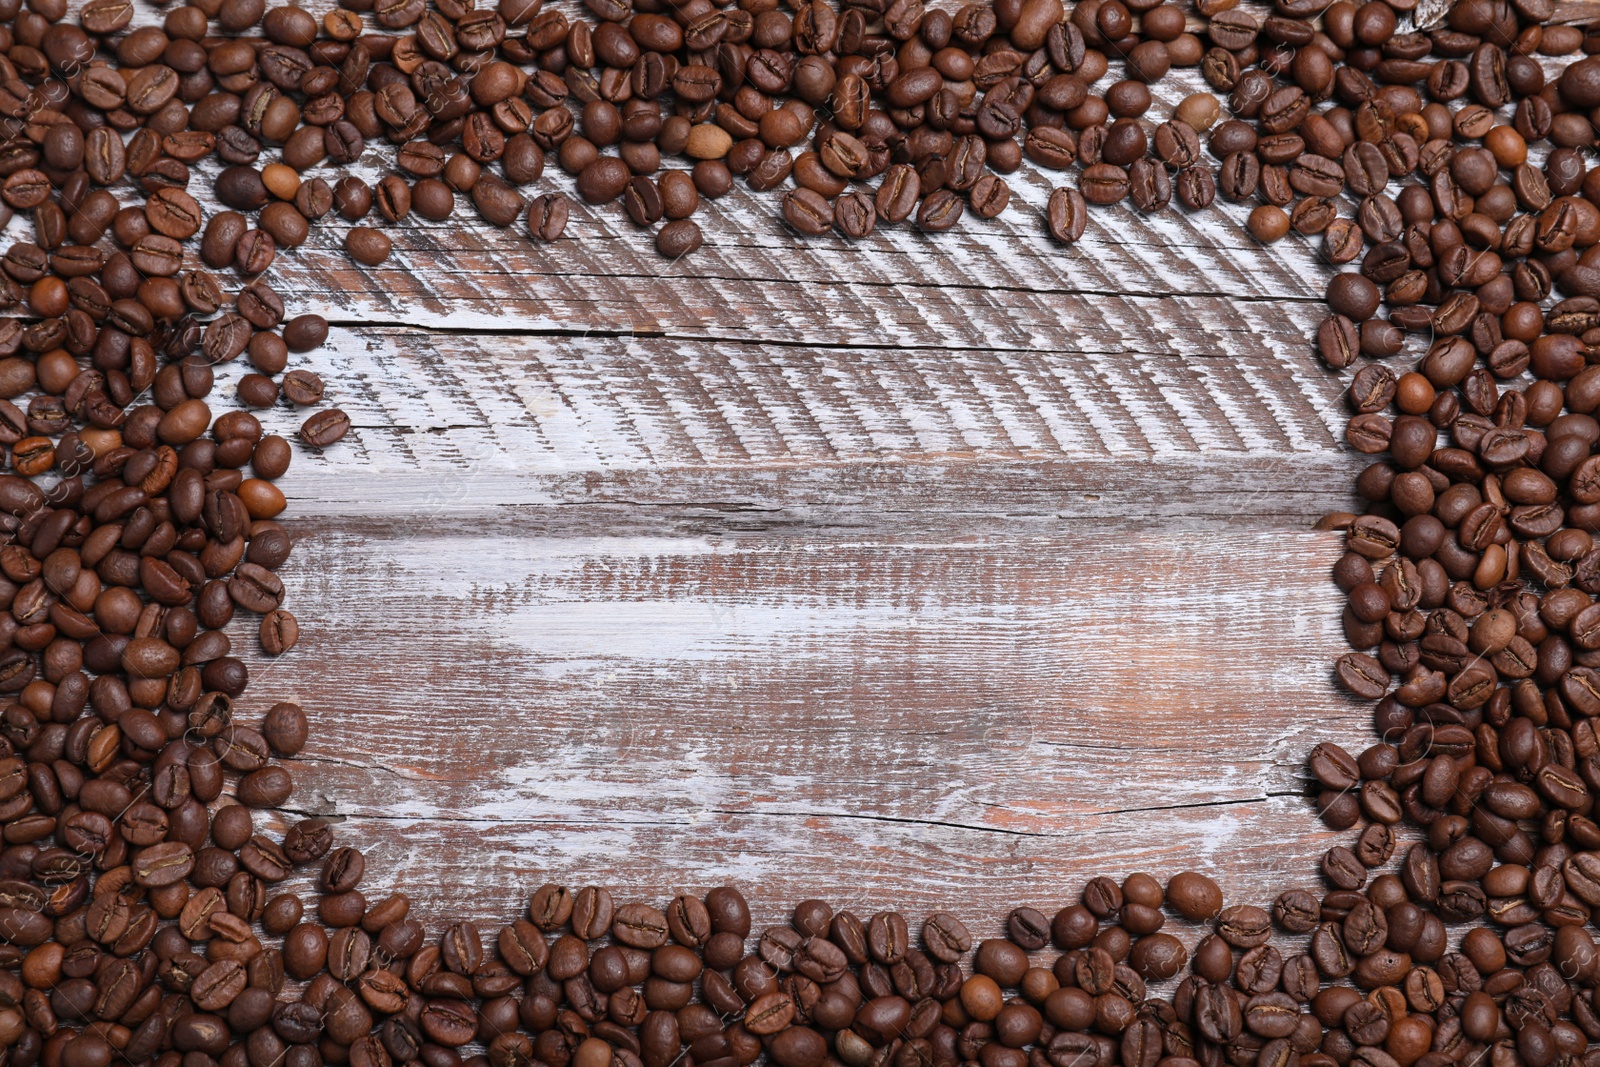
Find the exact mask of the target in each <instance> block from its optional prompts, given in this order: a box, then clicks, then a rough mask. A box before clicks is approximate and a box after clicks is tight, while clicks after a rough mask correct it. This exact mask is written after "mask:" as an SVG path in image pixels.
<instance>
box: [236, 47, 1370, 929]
mask: <svg viewBox="0 0 1600 1067" xmlns="http://www.w3.org/2000/svg"><path fill="white" fill-rule="evenodd" d="M1197 87H1199V82H1198V81H1197V80H1196V79H1193V78H1183V79H1176V80H1174V81H1171V82H1169V83H1168V84H1165V85H1163V86H1162V88H1161V91H1160V92H1159V93H1158V97H1159V99H1160V102H1159V103H1158V104H1157V106H1156V108H1155V110H1154V111H1153V112H1152V114H1153V115H1154V116H1156V117H1165V116H1166V115H1167V114H1168V113H1169V111H1170V107H1171V105H1172V104H1173V103H1174V102H1175V101H1176V100H1177V99H1179V98H1180V97H1181V96H1182V95H1183V94H1184V93H1185V92H1188V91H1191V90H1193V89H1194V88H1197ZM554 169H555V168H554V167H553V166H552V168H551V170H552V171H554ZM369 173H370V175H371V176H376V175H377V174H378V173H380V172H379V171H377V170H376V169H373V170H371V171H370V172H369ZM1069 180H1072V181H1075V178H1071V177H1068V176H1066V175H1051V174H1048V173H1042V172H1039V171H1035V170H1032V169H1029V170H1026V171H1024V172H1023V173H1020V174H1017V175H1014V176H1012V177H1011V178H1010V181H1011V184H1012V188H1013V190H1014V194H1015V195H1014V200H1013V205H1012V207H1011V209H1010V211H1009V212H1008V213H1007V214H1006V215H1005V216H1004V217H1003V218H1002V219H1000V220H996V221H992V222H983V221H979V220H975V219H972V218H971V217H969V218H967V219H966V220H964V221H963V223H962V225H961V226H960V228H959V229H958V230H957V231H956V232H954V233H951V234H947V235H944V236H942V237H929V236H927V235H923V234H921V233H918V232H916V231H914V230H911V229H909V228H905V227H902V228H896V229H882V230H880V231H879V232H878V233H877V234H875V235H874V236H873V237H872V238H870V239H869V240H866V241H863V242H861V243H859V244H855V245H852V244H850V243H848V242H846V241H844V240H843V239H840V238H824V239H819V240H801V239H799V238H798V237H796V236H795V235H793V234H792V233H790V232H789V231H787V230H786V229H785V227H784V226H783V224H782V223H781V221H780V220H779V218H778V217H777V200H776V197H775V196H772V195H756V196H752V195H749V194H746V193H744V192H742V191H740V192H737V193H735V194H734V195H731V196H729V197H727V198H726V199H724V200H722V201H720V202H718V203H716V204H714V205H712V206H710V207H709V208H708V209H706V210H703V211H702V213H701V215H700V216H698V217H699V220H700V222H701V224H702V226H703V227H704V228H705V231H706V247H705V249H704V250H702V251H701V252H699V253H696V254H695V255H693V256H692V257H690V258H688V259H685V260H682V261H678V262H668V261H665V260H662V259H660V258H658V257H657V255H656V254H655V252H654V248H653V242H652V240H651V238H650V236H649V235H648V234H645V233H642V232H639V231H636V230H635V229H634V228H633V227H632V226H631V225H630V224H629V223H628V222H627V221H626V219H625V218H624V217H623V216H622V214H621V212H620V210H619V209H617V208H615V207H612V208H605V209H584V208H582V207H578V208H576V209H575V211H574V218H573V222H572V225H571V226H570V227H569V230H568V238H569V239H566V240H562V241H560V242H558V243H556V244H555V245H553V246H549V247H544V246H535V245H533V244H532V243H530V242H529V241H528V240H527V239H526V237H525V236H524V235H523V234H522V233H521V232H520V230H519V231H508V232H499V231H493V230H490V229H488V228H486V227H485V226H483V225H481V224H479V223H477V222H476V221H474V222H472V223H471V224H467V223H465V222H453V223H451V224H442V225H438V224H428V223H420V222H412V223H409V224H406V225H403V226H401V227H398V228H396V229H395V230H394V231H393V233H394V236H395V238H396V249H397V254H396V255H395V257H394V258H393V259H392V260H391V261H390V262H389V263H388V264H386V265H385V266H384V267H383V268H381V269H377V270H371V271H360V270H355V269H352V267H351V265H350V263H349V262H348V260H347V259H346V258H345V257H344V255H343V253H342V251H340V248H339V243H340V240H341V239H342V233H343V225H342V224H340V223H336V224H325V225H323V226H322V227H321V228H319V229H317V230H315V231H314V235H313V238H312V241H311V242H310V243H309V244H308V245H307V246H306V247H304V248H302V249H300V250H298V252H297V253H296V254H293V255H285V256H282V257H280V259H279V265H278V266H277V267H276V268H275V269H274V272H273V274H272V275H271V277H272V279H273V281H274V284H275V285H277V286H278V287H279V288H280V290H281V291H282V292H283V293H284V294H285V296H286V298H287V300H288V302H289V304H290V305H291V308H292V309H294V310H296V311H312V310H315V311H320V312H322V313H323V314H326V315H327V316H329V318H330V319H331V320H333V321H334V322H335V329H334V332H333V336H332V339H331V342H330V347H329V349H327V350H324V351H322V352H319V353H315V354H313V355H312V356H310V357H308V358H306V359H305V360H304V361H303V365H309V366H312V367H314V368H316V369H318V370H319V371H321V372H322V373H323V374H324V376H325V377H326V378H327V380H328V382H329V393H330V396H331V397H332V398H333V399H334V400H335V402H337V403H338V404H340V405H341V406H342V407H344V408H345V409H346V410H347V411H349V412H350V413H351V415H352V417H353V420H354V423H355V426H356V427H357V428H356V429H355V430H354V432H352V434H351V435H350V437H349V438H348V439H347V440H346V441H345V442H344V443H343V444H341V445H339V446H338V447H336V448H334V449H331V450H329V451H328V452H327V453H326V454H314V453H311V452H309V451H301V452H300V453H299V454H298V455H297V457H296V460H295V466H294V469H293V470H292V471H291V472H290V475H289V476H288V477H287V478H286V479H285V480H284V482H283V483H282V484H283V486H284V488H285V490H286V491H287V493H288V495H289V497H290V500H291V508H290V512H289V515H288V517H289V518H292V520H293V529H294V531H295V532H296V534H297V537H298V543H297V547H296V550H295V556H294V559H293V560H292V562H291V564H290V565H289V566H288V567H287V568H286V569H285V571H284V577H285V580H286V582H287V584H288V586H289V589H290V594H289V600H288V604H287V606H289V607H290V608H292V609H293V610H294V611H295V612H296V613H297V614H298V616H299V618H300V620H301V625H302V628H303V638H302V641H301V645H300V648H299V649H297V650H296V651H295V652H294V653H292V654H291V655H289V656H287V657H285V658H283V659H282V660H281V661H278V662H275V663H271V662H267V661H265V660H263V659H261V658H259V657H257V658H255V659H252V665H253V668H254V670H255V676H254V677H255V680H254V684H253V685H252V686H251V688H250V691H249V693H248V694H247V695H246V699H245V701H244V705H243V706H244V711H245V714H246V715H249V716H254V715H258V714H260V713H261V712H262V711H264V710H265V709H266V708H267V707H268V706H269V705H270V704H271V703H272V702H273V701H275V700H280V699H295V700H299V701H301V702H302V703H304V705H305V706H306V707H307V709H308V711H309V712H310V714H311V716H312V720H313V724H314V725H313V736H312V741H311V743H310V745H309V747H308V749H307V750H306V752H305V754H304V755H303V757H302V758H300V759H298V760H296V761H294V765H293V770H294V773H295V775H296V778H297V781H298V783H299V790H298V793H297V797H296V800H295V803H296V804H297V805H298V807H299V809H300V810H302V811H303V812H306V813H315V814H318V815H327V816H337V817H340V818H342V819H343V820H344V821H345V828H344V830H343V831H342V832H343V834H344V840H346V841H350V842H356V843H361V844H363V845H364V846H365V847H366V848H367V850H368V855H369V864H368V867H369V870H374V871H378V872H382V874H381V876H380V880H379V881H378V882H377V883H376V884H375V885H376V889H381V888H382V887H383V886H389V885H392V886H395V887H398V888H401V889H403V890H405V891H406V892H407V893H409V894H410V895H411V896H412V897H413V899H414V900H415V901H416V905H417V910H418V913H419V914H421V915H423V916H424V917H426V918H428V919H430V920H437V919H439V918H441V917H443V916H446V915H460V914H470V915H473V916H476V917H478V918H480V919H484V920H487V921H494V922H504V921H507V920H509V919H511V918H512V917H514V916H516V915H518V914H520V912H521V910H522V909H523V908H524V907H525V905H526V901H527V897H528V894H529V892H530V891H531V890H532V889H533V888H534V887H535V886H537V885H538V884H539V883H541V882H544V881H546V880H560V881H566V882H569V883H572V884H574V885H582V884H590V883H601V884H607V885H610V886H612V887H614V888H615V889H616V890H618V892H619V894H622V895H634V894H637V895H642V896H643V897H645V898H647V899H653V900H656V901H658V902H660V901H664V900H665V899H666V898H667V897H668V896H669V895H670V894H671V893H673V892H676V891H679V890H683V889H691V890H704V889H706V888H709V887H711V886H713V885H716V884H719V883H723V882H727V881H732V882H734V883H736V884H738V885H740V886H741V887H743V888H744V890H745V891H746V893H747V894H748V895H749V896H750V897H751V898H752V899H753V901H754V902H755V904H756V911H757V913H758V921H761V920H763V919H770V918H775V917H777V916H779V915H780V914H782V913H784V912H785V911H786V909H787V908H788V906H789V905H791V904H792V903H793V902H794V901H796V900H799V899H802V898H805V897H808V896H823V897H826V898H828V899H830V900H832V901H834V902H835V903H836V904H840V905H844V904H848V905H850V906H853V907H856V908H858V909H861V910H862V911H863V912H866V911H870V910H873V909H876V908H879V907H885V906H891V905H896V906H900V907H903V908H906V909H907V910H908V911H909V912H912V913H915V914H921V913H923V912H924V911H926V910H928V909H931V908H933V907H935V906H939V907H947V908H950V909H952V910H954V911H956V912H957V913H958V914H960V915H962V916H963V917H964V918H967V919H968V920H969V921H970V922H972V923H973V925H974V928H975V929H976V930H980V931H982V932H984V933H987V932H989V931H990V930H991V929H992V928H993V925H994V921H995V917H1000V916H1003V915H1004V912H1005V911H1006V910H1007V909H1009V908H1010V907H1011V906H1014V905H1016V904H1022V903H1027V904H1033V905H1036V906H1038V907H1041V908H1045V909H1047V910H1048V909H1053V908H1055V907H1057V906H1059V905H1060V904H1062V903H1065V902H1068V901H1070V900H1074V899H1076V896H1075V894H1076V893H1077V891H1078V889H1079V888H1080V887H1081V885H1082V884H1083V882H1084V881H1085V880H1087V879H1088V878H1089V877H1090V876H1092V875H1094V874H1098V873H1113V874H1118V875H1121V874H1125V873H1128V872H1131V871H1133V870H1139V869H1147V870H1151V871H1154V872H1158V873H1160V874H1163V875H1166V874H1171V873H1173V872H1176V871H1178V870H1181V869H1185V868H1194V869H1199V870H1203V871H1207V872H1210V873H1213V874H1215V875H1217V876H1218V877H1219V878H1220V879H1221V880H1222V881H1223V883H1224V886H1225V888H1226V890H1227V892H1228V894H1229V896H1230V899H1233V900H1236V901H1242V900H1252V901H1256V902H1261V903H1265V902H1267V901H1270V899H1271V898H1272V896H1274V895H1275V894H1276V893H1277V892H1278V891H1280V890H1281V889H1283V888H1286V887H1288V886H1299V885H1306V886H1310V885H1315V884H1316V881H1317V878H1316V871H1315V866H1316V862H1317V858H1318V857H1319V856H1320V854H1321V852H1322V851H1323V850H1325V849H1326V848H1327V847H1329V845H1331V844H1333V843H1335V842H1336V841H1342V840H1344V837H1345V835H1335V834H1330V833H1329V832H1327V831H1326V830H1324V829H1323V828H1322V827H1321V825H1320V824H1319V822H1318V821H1317V819H1316V817H1315V815H1314V813H1313V811H1312V809H1311V805H1310V802H1309V800H1308V799H1307V797H1306V795H1305V794H1306V780H1305V776H1304V773H1303V770H1302V766H1303V761H1304V757H1305V754H1306V752H1307V751H1308V750H1309V749H1310V748H1311V746H1312V745H1314V744H1315V743H1317V742H1319V741H1324V740H1333V741H1339V742H1341V743H1344V744H1346V745H1348V746H1350V747H1351V748H1352V750H1355V751H1359V749H1360V748H1361V747H1363V746H1365V745H1366V744H1367V743H1368V742H1369V727H1368V724H1369V719H1368V713H1367V711H1366V710H1365V709H1364V708H1363V707H1361V706H1359V705H1358V704H1357V703H1356V702H1355V701H1353V700H1350V699H1347V698H1346V697H1344V696H1343V695H1342V694H1341V693H1339V692H1338V691H1336V690H1335V688H1334V685H1333V682H1332V680H1331V671H1330V664H1331V662H1332V660H1333V659H1334V658H1335V657H1336V656H1337V655H1338V654H1339V653H1340V652H1341V651H1342V650H1343V639H1342V636H1341V633H1340V628H1339V622H1338V615H1339V608H1340V598H1339V597H1338V595H1337V592H1336V590H1335V589H1334V587H1333V586H1332V584H1331V582H1330V581H1329V580H1328V577H1327V575H1328V570H1329V568H1330V566H1331V565H1332V563H1333V561H1334V560H1335V559H1336V558H1337V555H1338V553H1339V551H1340V549H1339V545H1340V540H1339V538H1338V537H1337V536H1336V535H1332V534H1325V533H1316V532H1313V531H1312V529H1311V526H1312V523H1313V522H1314V521H1315V519H1316V518H1317V517H1318V516H1319V515H1321V514H1323V513H1325V512H1327V511H1330V510H1335V509H1341V508H1345V507H1347V506H1349V503H1350V499H1351V491H1350V484H1351V478H1352V476H1353V474H1354V473H1355V472H1356V471H1357V470H1358V469H1359V463H1358V462H1357V457H1354V456H1352V455H1350V454H1348V453H1346V452H1344V451H1341V444H1340V437H1341V435H1342V427H1343V423H1344V418H1345V416H1344V414H1343V410H1342V404H1341V399H1340V393H1341V389H1342V388H1343V384H1344V383H1343V381H1342V379H1341V378H1340V377H1339V376H1336V375H1334V374H1332V373H1330V372H1328V371H1327V370H1326V369H1324V368H1323V367H1322V366H1321V365H1320V364H1318V363H1317V362H1316V360H1315V358H1314V356H1313V354H1312V353H1311V351H1310V347H1309V345H1308V342H1307V338H1308V335H1309V334H1310V332H1311V331H1312V330H1313V329H1314V326H1315V323H1316V322H1317V320H1318V319H1319V317H1320V316H1321V314H1322V311H1321V309H1320V303H1319V297H1320V293H1321V291H1322V289H1323V286H1324V285H1325V283H1326V278H1327V276H1328V272H1327V270H1326V269H1325V268H1324V267H1323V266H1322V265H1320V264H1319V263H1318V262H1317V260H1316V259H1315V257H1314V251H1313V250H1310V249H1308V248H1307V247H1305V246H1302V245H1301V244H1299V243H1296V242H1295V241H1287V242H1284V243H1283V244H1281V245H1279V246H1277V247H1275V248H1270V249H1263V248H1260V247H1257V246H1256V245H1255V244H1254V242H1252V241H1251V240H1250V239H1249V238H1248V236H1246V235H1245V233H1244V231H1243V229H1242V225H1241V224H1242V221H1243V218H1244V215H1245V210H1244V209H1243V208H1241V207H1239V206H1237V205H1231V204H1230V205H1223V206H1221V207H1219V209H1217V210H1215V211H1213V212H1211V213H1207V214H1205V215H1203V216H1191V215H1186V214H1184V213H1182V212H1180V211H1177V210H1174V211H1171V212H1168V213H1166V214H1163V215H1161V216H1159V217H1155V218H1144V217H1140V216H1138V215H1136V214H1135V213H1133V212H1132V211H1131V210H1125V209H1121V208H1117V209H1106V210H1097V211H1096V212H1095V213H1094V216H1093V219H1092V220H1091V222H1090V225H1089V230H1088V233H1087V234H1086V236H1085V239H1084V240H1083V242H1082V243H1081V244H1080V245H1078V246H1076V247H1073V248H1064V247H1061V246H1059V245H1056V244H1054V243H1053V242H1051V241H1050V240H1049V239H1048V237H1047V236H1046V235H1045V233H1044V227H1043V222H1042V209H1043V205H1044V203H1045V200H1046V198H1047V196H1048V195H1049V191H1050V189H1051V187H1052V185H1054V184H1064V183H1065V182H1067V181H1069ZM557 188H559V189H567V190H569V191H570V188H571V182H570V181H569V180H568V179H567V178H566V177H565V176H564V175H559V174H552V175H550V176H547V178H546V179H545V180H544V183H543V184H542V185H541V187H540V189H539V190H538V191H548V190H550V189H557ZM468 210H469V211H470V208H469V209H468ZM239 373H241V369H240V368H238V367H230V368H228V372H227V373H226V374H224V375H223V381H224V384H223V385H222V386H221V388H222V389H223V390H227V391H229V392H231V388H232V382H233V381H234V380H235V379H236V377H237V375H238V374H239ZM299 418H300V416H299V415H297V414H296V413H295V412H293V411H291V410H289V409H288V408H287V407H285V408H281V409H279V410H276V411H273V412H270V413H268V414H267V416H266V417H265V419H264V421H265V422H266V423H267V424H268V426H269V428H270V429H277V430H280V431H282V432H288V431H289V429H290V428H291V427H293V426H296V425H298V422H299ZM247 633H248V630H246V629H244V628H243V627H241V628H240V631H239V638H238V640H237V644H239V645H248V646H250V647H252V648H253V647H254V641H253V638H252V639H246V637H245V636H244V635H245V634H247ZM376 889H374V891H376Z"/></svg>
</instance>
